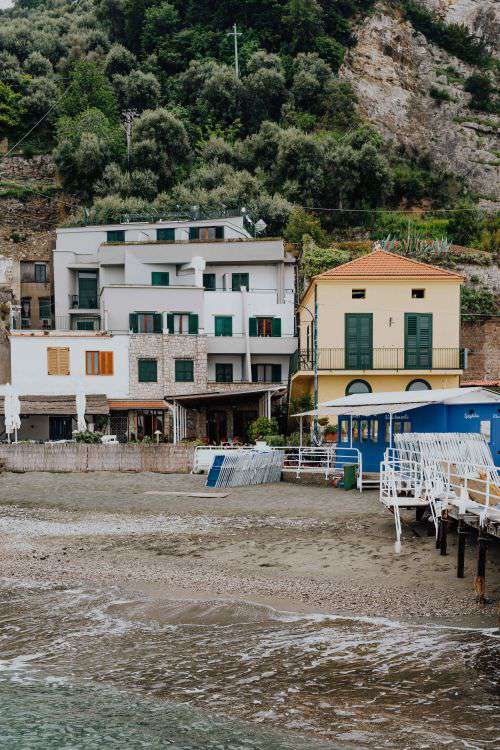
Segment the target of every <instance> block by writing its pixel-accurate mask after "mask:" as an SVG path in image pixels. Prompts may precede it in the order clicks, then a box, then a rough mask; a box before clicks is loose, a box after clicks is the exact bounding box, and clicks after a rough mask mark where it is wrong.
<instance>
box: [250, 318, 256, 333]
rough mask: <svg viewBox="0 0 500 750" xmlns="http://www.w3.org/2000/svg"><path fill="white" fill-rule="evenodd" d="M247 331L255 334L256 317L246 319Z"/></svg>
mask: <svg viewBox="0 0 500 750" xmlns="http://www.w3.org/2000/svg"><path fill="white" fill-rule="evenodd" d="M248 332H249V334H250V336H257V318H249V319H248Z"/></svg>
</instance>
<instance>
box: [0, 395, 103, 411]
mask: <svg viewBox="0 0 500 750" xmlns="http://www.w3.org/2000/svg"><path fill="white" fill-rule="evenodd" d="M19 400H20V402H21V414H40V415H55V414H57V415H67V416H76V415H77V409H76V397H75V396H72V395H68V396H20V397H19ZM4 413H5V412H4V397H3V396H0V414H4ZM85 413H86V414H109V407H108V400H107V398H106V396H105V395H104V394H97V395H90V396H87V397H86V409H85Z"/></svg>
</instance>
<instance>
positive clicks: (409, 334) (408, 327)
mask: <svg viewBox="0 0 500 750" xmlns="http://www.w3.org/2000/svg"><path fill="white" fill-rule="evenodd" d="M431 367H432V313H419V314H418V313H405V368H406V369H408V370H411V369H421V368H423V369H426V370H430V369H431Z"/></svg>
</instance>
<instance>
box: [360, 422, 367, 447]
mask: <svg viewBox="0 0 500 750" xmlns="http://www.w3.org/2000/svg"><path fill="white" fill-rule="evenodd" d="M359 433H360V438H361V441H362V442H365V441H366V440H368V420H367V419H362V420H361V422H360V428H359Z"/></svg>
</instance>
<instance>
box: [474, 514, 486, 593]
mask: <svg viewBox="0 0 500 750" xmlns="http://www.w3.org/2000/svg"><path fill="white" fill-rule="evenodd" d="M486 545H487V539H486V536H485V535H484V533H483V530H482V528H480V529H479V536H478V539H477V575H476V580H475V581H474V589H475V591H476V594H477V598H478V601H480V602H484V594H485V590H486Z"/></svg>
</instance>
